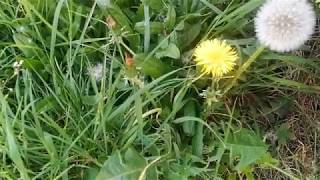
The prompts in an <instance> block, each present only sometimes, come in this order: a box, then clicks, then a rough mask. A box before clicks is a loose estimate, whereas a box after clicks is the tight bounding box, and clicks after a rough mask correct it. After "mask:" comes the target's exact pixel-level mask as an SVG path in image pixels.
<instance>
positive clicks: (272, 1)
mask: <svg viewBox="0 0 320 180" xmlns="http://www.w3.org/2000/svg"><path fill="white" fill-rule="evenodd" d="M315 19H316V16H315V12H314V10H313V8H312V5H311V4H310V3H308V2H307V0H268V1H267V2H266V3H265V4H264V5H263V6H262V7H261V8H260V10H259V12H258V14H257V16H256V19H255V30H256V33H257V37H258V39H259V41H260V42H261V43H262V44H263V45H265V46H267V47H269V48H270V49H271V50H274V51H279V52H287V51H292V50H296V49H297V48H299V47H300V46H301V45H302V44H303V43H305V41H307V40H308V39H309V38H310V37H311V35H312V34H313V32H314V27H315V22H316V21H315Z"/></svg>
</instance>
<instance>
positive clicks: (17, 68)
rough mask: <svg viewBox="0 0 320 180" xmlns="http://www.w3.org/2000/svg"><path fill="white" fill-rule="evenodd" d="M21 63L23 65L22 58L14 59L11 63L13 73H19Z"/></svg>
mask: <svg viewBox="0 0 320 180" xmlns="http://www.w3.org/2000/svg"><path fill="white" fill-rule="evenodd" d="M22 65H23V60H20V61H16V62H14V63H13V65H12V67H13V69H14V74H19V72H20V70H21V66H22Z"/></svg>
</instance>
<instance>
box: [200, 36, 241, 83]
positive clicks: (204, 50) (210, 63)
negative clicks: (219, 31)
mask: <svg viewBox="0 0 320 180" xmlns="http://www.w3.org/2000/svg"><path fill="white" fill-rule="evenodd" d="M194 56H195V62H196V64H197V65H198V66H200V67H201V68H202V71H203V72H204V73H205V74H211V75H212V76H213V77H221V76H223V75H224V74H226V73H228V72H230V71H231V70H232V69H233V68H234V66H235V64H236V63H235V62H236V60H237V59H238V55H237V53H236V51H235V50H234V49H233V48H232V47H231V46H230V45H228V44H227V43H226V42H225V41H220V40H218V39H214V40H206V41H204V42H202V43H201V44H200V45H199V46H198V47H197V48H196V50H195V52H194Z"/></svg>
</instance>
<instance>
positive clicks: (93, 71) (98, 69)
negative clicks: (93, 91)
mask: <svg viewBox="0 0 320 180" xmlns="http://www.w3.org/2000/svg"><path fill="white" fill-rule="evenodd" d="M88 75H89V76H91V77H93V78H94V79H95V80H97V81H100V80H101V79H102V78H103V75H104V74H103V64H102V63H99V64H96V65H95V66H92V67H89V68H88Z"/></svg>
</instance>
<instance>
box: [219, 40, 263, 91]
mask: <svg viewBox="0 0 320 180" xmlns="http://www.w3.org/2000/svg"><path fill="white" fill-rule="evenodd" d="M264 49H265V47H264V46H260V47H259V48H258V49H257V50H256V51H255V52H254V53H253V54H252V55H251V56H250V57H249V59H248V60H247V61H246V62H245V63H244V64H243V65H242V66H241V67H240V68H239V70H238V71H237V73H236V75H235V77H234V78H233V79H232V81H231V83H230V84H229V85H228V86H227V87H226V89H225V91H224V94H226V93H228V92H229V91H230V89H232V88H233V86H235V85H236V83H237V81H238V79H239V78H240V77H241V75H242V74H243V73H244V72H245V71H246V70H247V69H248V68H249V67H250V65H251V64H252V63H253V62H254V61H255V60H256V59H257V58H258V57H259V55H260V54H261V53H262V52H263V50H264Z"/></svg>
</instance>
